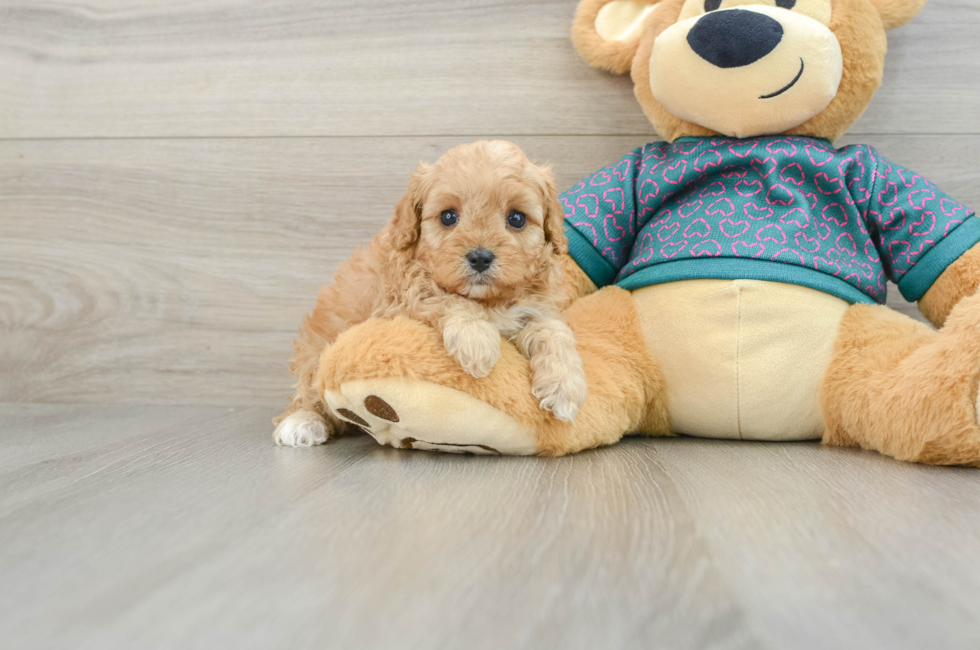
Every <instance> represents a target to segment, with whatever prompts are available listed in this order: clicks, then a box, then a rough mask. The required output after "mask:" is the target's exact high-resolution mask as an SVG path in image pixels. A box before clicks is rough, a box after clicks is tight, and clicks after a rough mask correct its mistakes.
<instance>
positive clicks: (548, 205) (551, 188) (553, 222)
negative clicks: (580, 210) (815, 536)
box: [535, 165, 568, 255]
mask: <svg viewBox="0 0 980 650" xmlns="http://www.w3.org/2000/svg"><path fill="white" fill-rule="evenodd" d="M535 167H536V168H537V170H538V173H537V174H536V176H537V181H538V190H539V191H540V192H541V194H542V197H543V199H544V238H545V241H549V242H551V244H552V245H553V246H554V247H555V253H557V254H559V255H565V254H567V253H568V238H567V237H566V236H565V208H564V207H562V204H561V201H559V200H558V184H557V183H556V182H555V175H554V174H553V173H552V172H551V166H550V165H544V166H542V165H535Z"/></svg>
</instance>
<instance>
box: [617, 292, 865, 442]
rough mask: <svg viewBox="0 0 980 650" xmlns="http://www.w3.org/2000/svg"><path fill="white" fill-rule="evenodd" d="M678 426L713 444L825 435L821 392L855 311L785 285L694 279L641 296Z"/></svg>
mask: <svg viewBox="0 0 980 650" xmlns="http://www.w3.org/2000/svg"><path fill="white" fill-rule="evenodd" d="M633 297H634V299H635V300H636V303H637V308H638V310H639V313H640V319H641V322H642V328H643V335H644V337H645V339H646V343H647V346H648V347H649V349H650V351H651V353H652V354H653V356H654V358H655V359H656V360H657V361H658V363H659V364H660V366H661V368H662V369H663V372H664V375H665V377H666V381H667V399H668V409H669V411H670V417H671V427H672V429H673V430H674V431H675V432H676V433H683V434H687V435H692V436H701V437H708V438H736V439H737V438H741V439H746V440H750V439H751V440H805V439H810V438H819V437H821V436H822V435H823V430H824V425H823V418H822V416H821V412H820V400H819V390H820V381H821V379H822V377H823V374H824V371H825V370H826V368H827V364H828V363H829V362H830V358H831V352H832V349H833V344H834V338H835V336H836V334H837V328H838V325H839V324H840V320H841V318H842V317H843V315H844V312H845V310H847V308H848V306H849V305H848V303H847V302H845V301H843V300H841V299H839V298H835V297H834V296H831V295H829V294H825V293H822V292H820V291H816V290H814V289H809V288H806V287H801V286H797V285H792V284H783V283H780V282H764V281H759V280H687V281H683V282H671V283H667V284H659V285H654V286H651V287H646V288H644V289H639V290H637V291H634V292H633Z"/></svg>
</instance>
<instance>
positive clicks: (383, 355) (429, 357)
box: [318, 263, 670, 456]
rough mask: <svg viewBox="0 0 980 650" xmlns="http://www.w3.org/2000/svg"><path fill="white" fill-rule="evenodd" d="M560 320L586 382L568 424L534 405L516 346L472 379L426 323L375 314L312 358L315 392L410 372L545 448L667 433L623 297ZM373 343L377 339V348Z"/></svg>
mask: <svg viewBox="0 0 980 650" xmlns="http://www.w3.org/2000/svg"><path fill="white" fill-rule="evenodd" d="M571 264H572V266H574V263H571ZM565 319H566V321H567V322H568V325H569V327H571V329H572V331H573V332H574V333H575V337H576V339H577V341H578V350H579V352H580V354H581V355H582V361H583V364H584V366H585V374H586V377H587V379H588V385H589V396H588V399H586V401H585V405H584V407H583V408H582V410H581V411H580V412H579V414H578V417H577V418H576V419H575V422H574V423H569V422H561V421H559V420H556V419H555V418H553V417H551V416H550V414H548V413H547V412H545V411H543V410H542V409H541V408H540V407H539V406H538V404H537V402H536V400H535V399H534V398H533V397H532V395H531V394H530V391H529V390H528V387H529V386H530V383H531V377H530V366H529V363H528V361H527V359H525V358H524V356H523V355H521V354H520V352H519V351H518V350H517V349H516V348H515V347H514V346H512V345H510V344H505V345H504V346H503V349H502V353H501V359H500V361H499V362H498V363H497V365H496V366H495V367H494V370H493V372H491V373H490V375H489V376H487V377H485V378H483V379H477V378H474V377H472V376H470V375H468V374H466V373H465V372H463V371H462V370H461V368H460V367H459V364H457V363H455V362H454V361H453V359H452V357H451V356H449V354H448V353H447V352H446V351H445V349H444V348H443V347H442V346H441V345H440V343H439V337H438V335H437V334H436V332H435V331H434V330H433V329H432V328H429V327H426V326H425V325H423V324H421V323H418V322H415V321H411V320H407V319H395V320H393V321H383V320H380V319H373V320H370V321H368V322H366V323H364V324H363V325H360V326H358V327H357V328H355V329H353V330H351V331H349V332H345V333H344V334H341V335H340V337H339V338H338V340H337V344H336V345H334V346H331V347H330V348H328V349H327V350H326V351H325V352H324V354H323V356H322V358H321V359H320V369H319V373H318V389H319V391H320V392H321V393H322V391H323V390H331V391H336V390H338V389H339V388H340V386H341V384H343V383H344V382H348V381H354V380H359V379H376V378H387V377H408V378H413V379H418V380H421V381H427V382H432V383H435V384H439V385H442V386H446V387H449V388H453V389H456V390H461V391H463V392H465V393H467V394H469V395H471V396H473V397H476V398H477V399H479V400H481V401H484V402H486V403H487V404H489V405H491V406H493V407H494V408H497V409H499V410H501V411H504V412H505V413H507V414H509V415H510V416H511V417H513V418H514V419H515V420H517V421H518V422H519V423H521V424H522V425H523V426H524V427H525V428H526V429H527V430H529V431H534V432H536V435H537V436H538V449H539V451H540V452H541V453H542V454H544V455H554V456H557V455H562V454H567V453H572V452H575V451H580V450H582V449H588V448H591V447H596V446H599V445H605V444H611V443H613V442H615V441H616V440H618V439H619V438H621V437H622V435H623V432H626V431H636V432H640V433H647V434H650V435H669V430H670V428H669V422H668V417H667V410H666V405H665V400H664V397H663V396H664V387H663V378H662V375H661V373H660V371H659V369H658V368H657V366H656V364H655V363H654V361H653V359H651V358H650V355H649V353H648V352H647V350H646V345H645V343H644V340H643V336H642V333H641V331H640V325H639V318H638V316H637V313H636V307H635V304H634V302H633V299H632V297H631V296H630V294H629V293H628V292H626V291H623V290H622V289H618V288H615V287H607V288H605V289H602V290H601V291H599V292H596V293H593V294H592V295H589V296H588V297H585V298H582V299H580V300H578V301H576V302H575V304H574V305H572V307H571V308H570V309H569V310H568V311H567V312H566V314H565ZM378 341H385V346H384V348H383V349H379V347H378V345H377V342H378ZM393 351H397V354H393V353H392V352H393Z"/></svg>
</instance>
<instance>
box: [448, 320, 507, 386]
mask: <svg viewBox="0 0 980 650" xmlns="http://www.w3.org/2000/svg"><path fill="white" fill-rule="evenodd" d="M442 339H443V342H444V343H445V345H446V350H447V351H448V352H449V354H451V355H453V357H454V358H455V359H456V361H458V362H459V365H461V366H463V370H465V371H466V372H467V373H469V374H471V375H473V376H474V377H477V378H479V377H486V376H487V375H489V374H490V371H491V370H493V367H494V366H495V365H497V362H498V361H499V360H500V331H499V330H498V329H497V328H496V326H494V325H493V324H492V323H490V322H488V321H485V320H483V319H482V318H466V317H456V318H450V319H447V320H446V323H445V325H444V326H443V329H442Z"/></svg>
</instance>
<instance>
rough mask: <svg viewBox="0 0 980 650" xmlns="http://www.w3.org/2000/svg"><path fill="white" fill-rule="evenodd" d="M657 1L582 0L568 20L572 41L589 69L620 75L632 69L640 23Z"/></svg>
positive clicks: (640, 27) (637, 45)
mask: <svg viewBox="0 0 980 650" xmlns="http://www.w3.org/2000/svg"><path fill="white" fill-rule="evenodd" d="M657 1H658V0H582V1H581V2H579V3H578V9H576V10H575V19H574V20H573V21H572V42H573V43H574V44H575V49H576V50H578V53H579V56H581V57H582V58H583V59H585V61H586V63H588V64H589V65H591V66H592V67H593V68H601V69H603V70H608V71H609V72H614V73H616V74H623V73H624V72H629V70H630V68H631V67H633V57H634V55H636V50H637V48H638V47H639V46H640V34H641V33H642V31H643V29H642V28H643V23H644V21H645V20H646V19H647V17H648V16H649V15H650V14H651V13H653V12H654V10H655V9H656V8H657V4H656V3H657Z"/></svg>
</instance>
